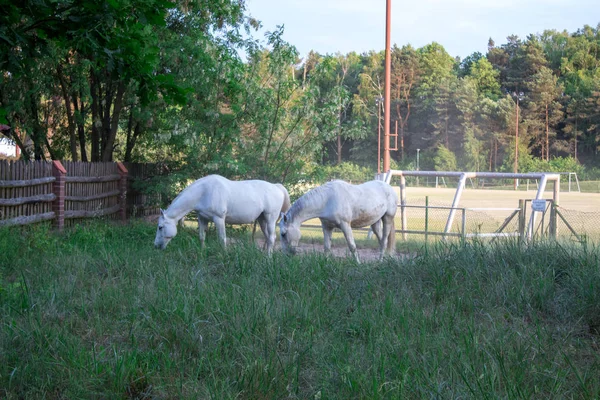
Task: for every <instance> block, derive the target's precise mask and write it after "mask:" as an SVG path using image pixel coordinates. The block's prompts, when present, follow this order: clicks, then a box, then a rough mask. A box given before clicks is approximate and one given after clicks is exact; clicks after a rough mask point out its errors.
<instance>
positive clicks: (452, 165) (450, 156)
mask: <svg viewBox="0 0 600 400" xmlns="http://www.w3.org/2000/svg"><path fill="white" fill-rule="evenodd" d="M433 168H434V170H435V171H456V170H457V165H456V156H455V155H454V153H453V152H451V151H450V150H448V148H447V147H446V146H444V145H442V144H440V145H438V147H437V149H436V152H435V155H434V156H433Z"/></svg>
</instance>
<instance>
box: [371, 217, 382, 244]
mask: <svg viewBox="0 0 600 400" xmlns="http://www.w3.org/2000/svg"><path fill="white" fill-rule="evenodd" d="M371 232H373V233H374V234H375V237H376V238H377V241H379V242H381V220H379V221H377V222H375V223H374V224H373V225H371Z"/></svg>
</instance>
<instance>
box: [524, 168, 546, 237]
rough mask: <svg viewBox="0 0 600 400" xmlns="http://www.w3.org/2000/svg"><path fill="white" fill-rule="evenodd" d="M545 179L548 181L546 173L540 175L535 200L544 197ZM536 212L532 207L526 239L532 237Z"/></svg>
mask: <svg viewBox="0 0 600 400" xmlns="http://www.w3.org/2000/svg"><path fill="white" fill-rule="evenodd" d="M547 181H548V177H547V176H546V175H542V178H541V179H540V185H539V187H538V191H537V194H536V196H535V199H536V200H540V199H541V198H542V197H544V190H545V189H546V182H547ZM536 213H537V211H533V209H532V210H531V218H529V227H528V228H527V239H528V240H531V239H532V237H533V227H534V225H535V217H536Z"/></svg>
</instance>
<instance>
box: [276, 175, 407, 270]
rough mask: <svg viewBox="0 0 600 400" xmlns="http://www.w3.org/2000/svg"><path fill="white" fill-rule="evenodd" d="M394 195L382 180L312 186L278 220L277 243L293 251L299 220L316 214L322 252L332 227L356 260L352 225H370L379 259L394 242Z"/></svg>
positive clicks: (328, 247) (298, 236)
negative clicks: (321, 237)
mask: <svg viewBox="0 0 600 400" xmlns="http://www.w3.org/2000/svg"><path fill="white" fill-rule="evenodd" d="M397 208H398V196H397V195H396V192H395V191H394V189H393V188H392V187H391V186H390V185H388V184H387V183H385V182H383V181H369V182H366V183H363V184H362V185H351V184H349V183H346V182H344V181H340V180H336V181H331V182H327V183H326V184H324V185H322V186H319V187H317V188H314V189H312V190H310V191H309V192H307V193H306V194H304V195H303V196H302V197H300V198H299V199H298V200H297V201H296V202H295V203H294V204H292V207H291V208H290V209H289V211H288V212H287V213H285V214H283V215H282V218H281V220H280V221H279V234H280V236H281V245H282V247H283V249H284V250H285V251H288V252H291V253H295V251H296V247H297V246H298V241H299V240H300V224H301V223H302V222H304V221H306V220H308V219H311V218H319V219H320V220H321V226H322V227H323V236H324V245H325V252H329V251H330V250H331V235H332V234H333V229H334V228H339V229H341V230H342V232H343V233H344V236H345V238H346V241H347V242H348V247H349V248H350V252H352V255H353V256H354V258H355V259H356V261H357V262H359V259H358V253H357V252H356V244H355V243H354V237H353V236H352V228H362V227H365V226H371V228H372V229H373V232H374V233H375V235H376V236H377V239H378V240H379V259H380V260H381V259H383V256H384V253H385V250H386V248H387V250H388V251H390V252H393V250H394V249H395V245H396V235H395V233H396V231H395V229H394V216H395V215H396V209H397Z"/></svg>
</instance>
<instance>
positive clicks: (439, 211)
mask: <svg viewBox="0 0 600 400" xmlns="http://www.w3.org/2000/svg"><path fill="white" fill-rule="evenodd" d="M518 210H519V209H518V208H514V209H512V208H490V209H477V208H463V207H459V208H456V209H455V211H454V219H453V221H452V226H451V227H450V229H449V230H448V233H449V235H448V238H453V237H454V238H461V237H462V236H463V235H464V236H465V237H467V238H470V237H493V236H518V235H519V211H518ZM550 210H551V202H548V206H547V208H546V211H545V212H539V213H537V214H536V218H535V223H534V225H533V227H532V232H531V235H532V237H534V238H541V237H549V236H550V235H551V234H552V232H551V221H550V217H551V212H550ZM451 211H452V208H451V206H450V204H448V203H445V202H439V201H438V202H435V201H429V202H426V200H425V199H413V200H411V201H410V202H407V203H406V205H405V212H406V230H405V232H406V235H407V237H409V238H415V239H420V238H423V237H424V235H425V234H426V233H427V234H428V235H429V236H431V237H436V236H437V237H442V236H444V232H445V228H446V224H447V223H448V217H449V214H450V212H451ZM531 213H532V212H531V203H530V201H527V202H526V203H525V212H524V214H523V223H524V224H525V226H524V228H523V227H521V228H522V229H524V232H526V231H527V227H528V224H529V223H530V220H531ZM556 223H557V229H556V233H557V236H558V238H562V239H567V240H576V241H581V240H587V241H592V242H595V243H600V209H599V211H594V212H584V211H578V210H572V209H566V208H563V207H558V208H557V217H556ZM396 230H397V231H401V230H402V216H401V207H400V206H399V207H398V212H397V214H396Z"/></svg>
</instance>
